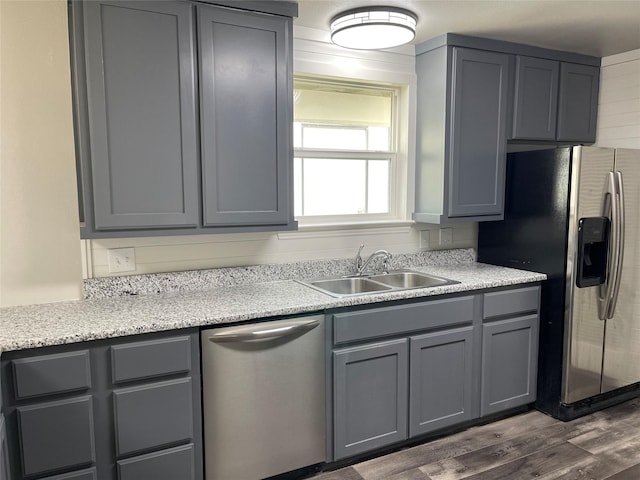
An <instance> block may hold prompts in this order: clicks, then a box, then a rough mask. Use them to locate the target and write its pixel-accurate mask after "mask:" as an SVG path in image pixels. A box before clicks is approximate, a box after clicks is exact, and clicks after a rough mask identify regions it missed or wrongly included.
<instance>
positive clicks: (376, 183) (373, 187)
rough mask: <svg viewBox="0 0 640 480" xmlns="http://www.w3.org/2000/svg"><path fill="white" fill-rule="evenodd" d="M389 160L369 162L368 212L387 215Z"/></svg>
mask: <svg viewBox="0 0 640 480" xmlns="http://www.w3.org/2000/svg"><path fill="white" fill-rule="evenodd" d="M389 163H390V162H389V160H369V179H368V181H369V189H368V197H369V198H368V200H369V205H368V206H369V211H368V212H367V213H389Z"/></svg>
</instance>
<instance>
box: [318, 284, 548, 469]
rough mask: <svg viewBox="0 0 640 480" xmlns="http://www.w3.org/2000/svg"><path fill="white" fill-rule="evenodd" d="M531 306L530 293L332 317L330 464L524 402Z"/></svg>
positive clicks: (532, 371)
mask: <svg viewBox="0 0 640 480" xmlns="http://www.w3.org/2000/svg"><path fill="white" fill-rule="evenodd" d="M539 302H540V287H539V286H538V285H533V286H524V287H515V288H504V289H497V290H495V291H488V292H487V293H478V294H475V295H465V296H449V297H445V298H442V297H438V298H435V299H433V300H430V301H420V302H411V303H404V304H399V305H393V304H391V305H388V306H384V307H378V308H359V309H349V310H346V311H342V312H337V313H334V314H333V315H332V320H333V323H332V331H333V348H332V357H331V360H332V363H333V377H332V378H331V379H330V382H331V387H330V388H331V389H332V392H333V411H332V413H330V421H329V425H330V427H331V428H332V429H333V456H332V457H331V455H329V457H330V459H329V460H330V461H336V460H341V459H344V458H347V457H352V456H354V455H359V454H363V453H366V452H369V451H372V450H374V449H377V448H380V447H385V446H389V445H392V444H398V443H399V442H402V441H404V440H407V439H413V438H417V437H419V436H420V435H426V434H430V433H433V432H436V431H438V430H442V429H444V428H447V427H452V426H455V425H459V424H464V423H465V422H469V421H473V420H474V419H477V418H479V417H484V416H487V415H491V414H495V413H499V412H504V411H508V410H510V409H513V408H515V407H519V406H522V405H527V404H530V403H533V402H534V401H535V392H536V388H535V387H536V374H537V353H538V321H539V317H538V311H539ZM331 415H332V416H331Z"/></svg>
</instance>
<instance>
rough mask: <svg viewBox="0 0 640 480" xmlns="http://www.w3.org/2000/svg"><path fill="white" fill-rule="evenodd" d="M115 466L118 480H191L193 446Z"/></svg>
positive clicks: (131, 459)
mask: <svg viewBox="0 0 640 480" xmlns="http://www.w3.org/2000/svg"><path fill="white" fill-rule="evenodd" d="M117 465H118V480H143V479H145V480H146V479H153V480H177V479H180V480H193V479H195V478H196V474H195V455H194V448H193V444H189V445H184V446H182V447H177V448H171V449H168V450H163V451H161V452H154V453H149V454H147V455H140V456H139V457H135V458H129V459H127V460H120V461H118V462H117Z"/></svg>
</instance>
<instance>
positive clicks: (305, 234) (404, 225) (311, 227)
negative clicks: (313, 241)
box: [278, 220, 415, 240]
mask: <svg viewBox="0 0 640 480" xmlns="http://www.w3.org/2000/svg"><path fill="white" fill-rule="evenodd" d="M413 225H415V222H414V221H413V220H379V221H366V222H352V223H314V224H306V225H303V224H300V223H299V224H298V230H297V231H296V232H279V233H278V239H280V240H287V239H294V238H313V237H324V236H341V235H342V236H350V235H362V233H363V232H362V230H367V233H368V234H373V235H375V234H377V233H391V232H392V231H393V232H394V233H409V232H410V231H411V229H412V227H413Z"/></svg>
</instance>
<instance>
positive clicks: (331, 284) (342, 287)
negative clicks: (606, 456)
mask: <svg viewBox="0 0 640 480" xmlns="http://www.w3.org/2000/svg"><path fill="white" fill-rule="evenodd" d="M298 282H299V283H302V284H303V285H306V286H308V287H311V288H314V289H316V290H319V291H321V292H323V293H326V294H328V295H331V296H332V297H346V296H350V295H363V294H367V293H384V292H392V291H398V290H409V289H414V288H430V287H439V286H442V285H451V284H454V283H460V282H457V281H455V280H449V279H447V278H442V277H436V276H434V275H429V274H426V273H421V272H414V271H412V270H396V271H391V272H388V273H382V274H371V275H364V276H353V277H334V278H323V279H318V280H299V281H298Z"/></svg>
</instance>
